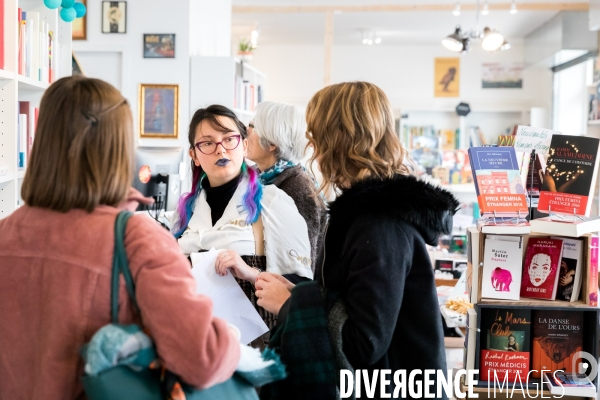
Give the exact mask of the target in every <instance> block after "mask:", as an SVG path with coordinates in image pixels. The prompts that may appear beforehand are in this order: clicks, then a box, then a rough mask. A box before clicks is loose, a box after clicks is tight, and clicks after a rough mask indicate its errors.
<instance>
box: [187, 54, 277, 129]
mask: <svg viewBox="0 0 600 400" xmlns="http://www.w3.org/2000/svg"><path fill="white" fill-rule="evenodd" d="M190 69H191V74H190V76H191V80H190V86H191V87H190V107H191V112H192V113H193V112H194V111H195V110H197V109H198V108H201V107H206V106H209V105H211V104H222V105H224V106H226V107H229V108H230V109H232V110H234V111H235V113H236V114H237V116H238V118H239V119H240V120H241V121H242V122H244V123H245V124H248V123H249V122H250V121H251V120H252V118H253V116H254V108H255V107H256V105H257V104H258V103H260V102H261V101H263V100H264V99H265V84H266V76H265V74H263V73H262V72H260V71H259V70H257V69H256V68H254V67H253V66H251V65H250V64H248V63H247V62H242V61H241V60H239V59H237V58H235V57H204V56H198V57H192V58H191V63H190Z"/></svg>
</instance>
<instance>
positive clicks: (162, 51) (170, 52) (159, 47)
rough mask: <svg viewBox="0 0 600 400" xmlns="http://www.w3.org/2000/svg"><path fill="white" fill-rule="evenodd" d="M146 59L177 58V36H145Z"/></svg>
mask: <svg viewBox="0 0 600 400" xmlns="http://www.w3.org/2000/svg"><path fill="white" fill-rule="evenodd" d="M144 58H175V34H172V33H171V34H148V33H145V34H144Z"/></svg>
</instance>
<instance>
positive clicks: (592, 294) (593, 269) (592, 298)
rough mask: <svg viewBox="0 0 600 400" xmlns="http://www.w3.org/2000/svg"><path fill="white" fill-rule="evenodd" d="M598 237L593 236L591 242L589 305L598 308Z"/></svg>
mask: <svg viewBox="0 0 600 400" xmlns="http://www.w3.org/2000/svg"><path fill="white" fill-rule="evenodd" d="M598 242H599V240H598V236H597V235H593V236H592V238H591V240H590V278H589V279H588V282H589V289H588V301H587V304H588V305H589V306H592V307H598V244H599V243H598Z"/></svg>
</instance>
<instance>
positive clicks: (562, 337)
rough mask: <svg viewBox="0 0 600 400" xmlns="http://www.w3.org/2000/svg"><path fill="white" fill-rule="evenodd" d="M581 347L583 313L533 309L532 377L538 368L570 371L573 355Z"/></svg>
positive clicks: (539, 370) (571, 370) (537, 372)
mask: <svg viewBox="0 0 600 400" xmlns="http://www.w3.org/2000/svg"><path fill="white" fill-rule="evenodd" d="M582 350H583V312H582V311H570V310H534V311H533V346H532V351H531V360H532V363H531V369H532V371H533V372H532V375H533V377H535V378H539V377H540V376H541V371H542V370H547V371H557V370H559V369H561V370H563V371H565V372H574V371H573V368H572V365H573V360H574V359H575V360H576V359H577V358H578V357H574V354H575V353H576V352H578V351H582Z"/></svg>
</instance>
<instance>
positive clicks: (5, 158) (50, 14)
mask: <svg viewBox="0 0 600 400" xmlns="http://www.w3.org/2000/svg"><path fill="white" fill-rule="evenodd" d="M0 1H3V2H4V32H3V35H2V36H3V39H4V69H3V70H0V170H2V169H3V168H7V169H8V174H5V175H0V219H1V218H5V217H7V216H8V215H10V214H11V213H12V212H13V211H14V210H15V209H16V208H17V207H19V206H20V205H21V203H22V200H21V195H20V192H21V183H22V181H23V176H24V175H25V168H18V154H17V147H18V146H17V118H18V107H19V106H18V102H19V101H29V102H30V106H31V107H32V108H34V107H36V108H37V107H39V104H40V100H41V98H42V95H43V93H44V90H46V89H47V88H48V86H49V84H48V83H45V82H40V81H36V80H34V79H31V78H28V77H25V76H21V75H19V74H18V73H17V71H18V40H19V36H18V20H17V16H18V9H19V8H21V9H22V10H23V11H25V12H39V14H40V19H41V20H42V21H45V22H47V23H48V25H49V30H51V31H52V32H53V33H54V46H53V48H54V53H53V59H52V63H53V70H54V72H55V77H54V79H55V80H56V79H59V78H62V77H63V76H68V75H71V68H72V67H71V53H72V49H71V47H72V40H71V24H70V23H66V22H64V21H62V20H61V19H60V16H59V10H50V9H48V8H46V7H45V6H44V3H43V1H41V0H20V1H18V0H0ZM30 118H31V119H32V120H33V118H34V116H33V112H31V116H30ZM30 124H31V121H30Z"/></svg>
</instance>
